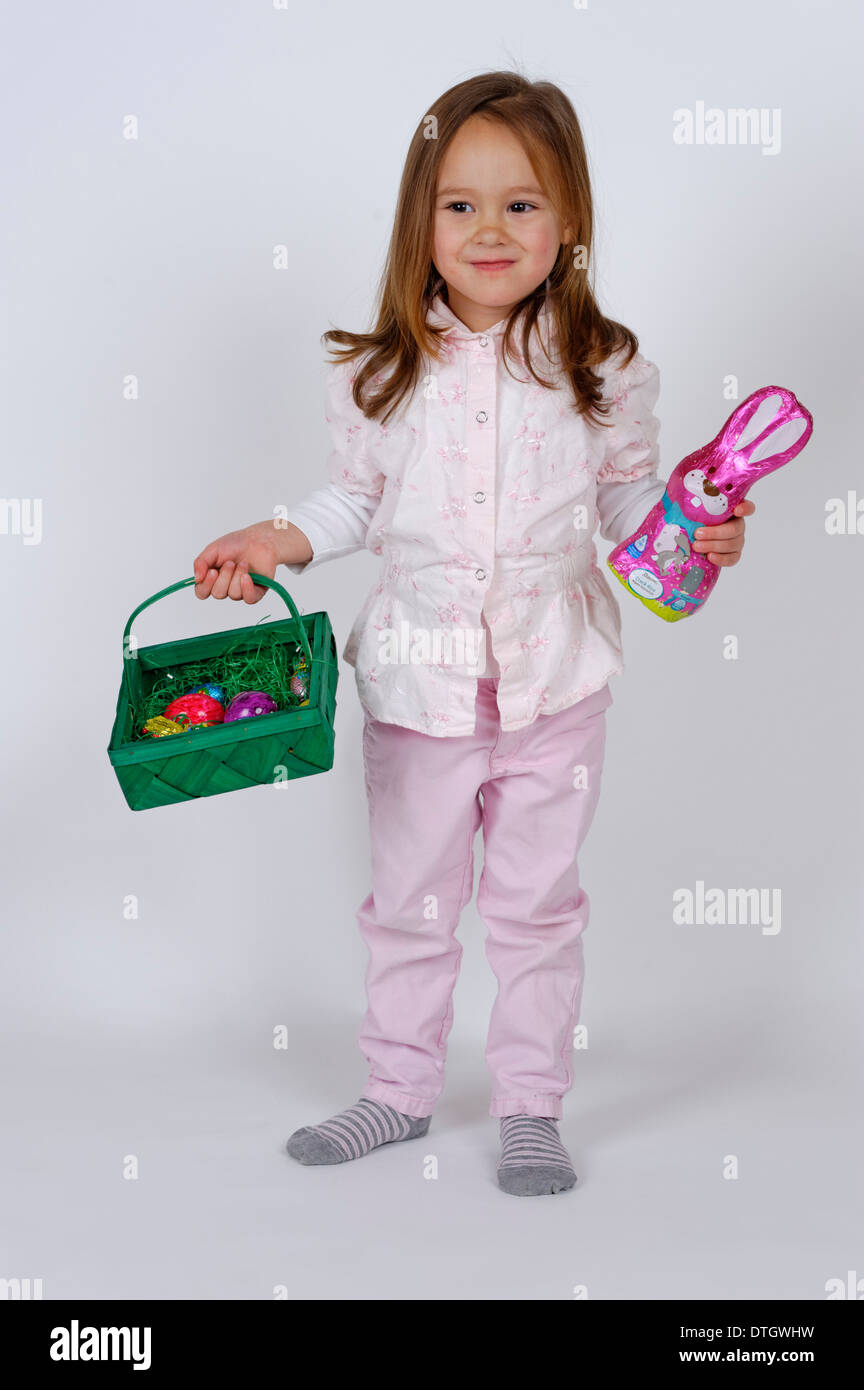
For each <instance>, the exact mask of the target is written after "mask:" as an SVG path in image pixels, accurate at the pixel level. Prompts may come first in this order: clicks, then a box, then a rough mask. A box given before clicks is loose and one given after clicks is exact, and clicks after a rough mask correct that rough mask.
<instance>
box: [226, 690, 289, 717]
mask: <svg viewBox="0 0 864 1390" xmlns="http://www.w3.org/2000/svg"><path fill="white" fill-rule="evenodd" d="M278 708H279V706H278V705H277V704H276V701H275V700H274V699H273V698H272V697H271V696H270V695H267V694H266V693H265V692H264V691H263V690H241V691H240V694H239V695H235V696H234V699H233V700H232V701H231V703H230V705H229V706H228V708H227V709H226V711H225V723H226V724H231V723H233V722H234V721H235V720H236V719H254V718H255V717H256V716H257V715H259V714H273V713H275V711H276V710H277V709H278Z"/></svg>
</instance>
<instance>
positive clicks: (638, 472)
mask: <svg viewBox="0 0 864 1390" xmlns="http://www.w3.org/2000/svg"><path fill="white" fill-rule="evenodd" d="M622 356H623V354H622V353H620V352H619V353H617V354H615V355H613V357H612V358H610V359H609V361H608V363H606V364H604V368H605V370H604V371H603V375H604V378H605V380H604V388H603V398H604V400H607V401H609V402H610V404H611V407H612V408H611V410H610V412H609V414H608V415H607V417H606V419H607V421H609V424H608V425H604V426H602V427H601V431H600V432H601V435H602V437H603V439H604V441H605V452H604V455H603V461H602V463H601V465H600V468H599V470H598V473H597V482H598V483H629V482H633V481H634V480H635V479H636V478H644V477H647V476H649V475H656V473H657V465H658V463H659V461H660V448H659V435H660V421H659V419H658V418H657V416H656V415H655V414H654V407H655V405H656V404H657V397H658V396H659V394H660V373H659V371H658V369H657V368H656V367H655V365H654V363H653V362H649V361H648V359H647V358H645V357H643V356H642V354H641V352H637V353H636V356H635V357H634V358H633V360H632V362H630V364H629V365H628V366H627V367H623V368H622V367H621V366H620V365H619V363H620V360H621V358H622Z"/></svg>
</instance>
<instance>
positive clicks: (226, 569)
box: [192, 526, 279, 603]
mask: <svg viewBox="0 0 864 1390" xmlns="http://www.w3.org/2000/svg"><path fill="white" fill-rule="evenodd" d="M271 530H272V526H271ZM278 563H279V555H278V548H277V544H276V541H275V539H271V537H270V536H268V535H267V534H266V532H265V533H264V534H262V533H261V531H260V529H259V528H258V527H256V526H248V527H246V529H245V530H243V531H230V532H229V534H228V535H227V536H220V538H219V540H218V541H211V542H210V544H209V545H207V546H205V547H204V549H203V550H202V551H201V554H200V555H199V556H198V557H197V559H196V560H195V561H194V563H193V566H192V569H193V573H194V575H195V580H196V583H195V593H196V594H197V595H198V597H199V598H233V599H236V600H238V601H239V600H242V601H243V602H244V603H257V602H258V601H259V599H262V598H263V597H264V595H265V594H266V592H267V590H266V589H265V588H263V586H262V585H260V584H255V583H253V581H252V579H251V577H250V573H249V571H250V570H252V571H253V572H254V573H255V574H263V575H266V576H267V578H268V579H272V578H273V577H274V576H275V574H276V566H277V564H278Z"/></svg>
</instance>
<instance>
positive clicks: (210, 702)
mask: <svg viewBox="0 0 864 1390" xmlns="http://www.w3.org/2000/svg"><path fill="white" fill-rule="evenodd" d="M163 713H164V715H165V718H166V719H178V718H180V716H181V715H185V716H186V718H187V719H188V721H189V723H190V725H202V724H221V723H222V720H223V719H224V718H225V709H224V707H223V706H222V705H221V704H220V703H219V701H218V700H214V699H213V697H212V696H211V695H203V694H202V693H201V692H200V691H196V692H195V693H194V694H193V695H181V696H180V698H179V699H178V700H172V701H171V703H170V705H167V706H166V707H165V709H164V711H163Z"/></svg>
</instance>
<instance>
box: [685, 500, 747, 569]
mask: <svg viewBox="0 0 864 1390" xmlns="http://www.w3.org/2000/svg"><path fill="white" fill-rule="evenodd" d="M755 510H756V507H755V504H754V503H753V502H750V501H749V500H747V499H746V498H745V500H744V501H743V502H739V503H738V506H737V507H736V508H735V509H734V511H733V513H732V515H733V516H734V517H735V520H734V521H724V522H722V523H721V525H719V526H699V527H697V529H696V531H695V533H694V536H693V549H694V550H698V551H699V553H700V555H706V554H707V556H708V559H709V560H712V561H713V562H714V564H715V565H737V563H738V561H739V560H740V559H741V551H742V550H743V549H744V521H743V518H744V517H745V516H752V515H753V513H754V512H755Z"/></svg>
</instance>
